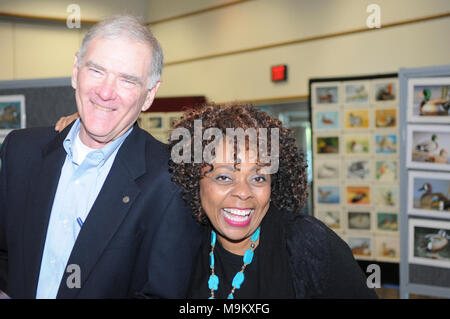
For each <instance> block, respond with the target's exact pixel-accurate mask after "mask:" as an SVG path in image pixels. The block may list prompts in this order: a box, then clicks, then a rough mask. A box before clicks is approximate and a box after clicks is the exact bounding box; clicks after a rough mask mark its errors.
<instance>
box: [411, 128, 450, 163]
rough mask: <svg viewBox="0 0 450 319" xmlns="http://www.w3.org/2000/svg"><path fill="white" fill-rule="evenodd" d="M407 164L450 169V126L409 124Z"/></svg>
mask: <svg viewBox="0 0 450 319" xmlns="http://www.w3.org/2000/svg"><path fill="white" fill-rule="evenodd" d="M407 132H408V138H407V141H408V143H407V146H406V166H407V167H408V168H422V169H431V170H446V171H450V126H447V125H424V124H422V125H408V131H407Z"/></svg>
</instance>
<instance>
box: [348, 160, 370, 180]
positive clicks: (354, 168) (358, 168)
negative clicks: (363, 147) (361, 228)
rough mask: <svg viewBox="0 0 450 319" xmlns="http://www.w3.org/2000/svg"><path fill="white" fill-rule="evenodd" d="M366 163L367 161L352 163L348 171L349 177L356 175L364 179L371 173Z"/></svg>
mask: <svg viewBox="0 0 450 319" xmlns="http://www.w3.org/2000/svg"><path fill="white" fill-rule="evenodd" d="M366 163H367V162H365V161H357V162H354V163H351V164H350V166H349V167H348V170H347V171H348V173H347V176H348V177H351V176H356V177H359V178H361V179H364V178H365V177H366V176H367V175H368V174H369V169H368V168H367V165H366Z"/></svg>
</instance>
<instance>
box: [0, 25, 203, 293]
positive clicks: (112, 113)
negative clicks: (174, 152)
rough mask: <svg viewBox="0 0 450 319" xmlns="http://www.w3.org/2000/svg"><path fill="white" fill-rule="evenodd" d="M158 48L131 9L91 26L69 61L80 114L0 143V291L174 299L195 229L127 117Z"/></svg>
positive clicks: (161, 153) (146, 89)
mask: <svg viewBox="0 0 450 319" xmlns="http://www.w3.org/2000/svg"><path fill="white" fill-rule="evenodd" d="M162 61H163V55H162V50H161V48H160V45H159V43H158V41H157V40H156V39H155V38H154V36H153V35H152V33H151V32H150V31H149V30H148V29H147V28H146V27H145V26H144V25H143V24H141V23H140V22H139V21H138V20H137V19H136V18H134V17H132V16H114V17H111V18H109V19H106V20H104V21H102V22H100V23H99V24H97V25H95V26H94V27H93V28H92V29H91V30H90V31H89V32H88V33H87V34H86V36H85V38H84V39H83V43H82V46H81V49H80V51H79V53H78V54H77V56H76V58H75V63H74V67H73V73H72V86H73V87H74V89H75V96H76V103H77V108H78V113H79V114H80V119H78V120H77V121H75V123H73V124H72V125H70V126H68V127H67V128H66V129H65V130H64V131H62V132H61V133H59V134H57V133H56V132H55V131H54V129H53V128H35V129H25V130H18V131H13V132H12V133H10V134H9V136H8V137H7V138H6V139H5V141H4V145H3V147H2V149H1V160H2V167H1V172H0V289H2V290H4V291H6V292H7V293H8V294H9V295H10V296H11V297H12V298H127V297H159V298H182V297H184V296H185V294H186V290H187V286H188V281H189V277H190V274H191V270H192V265H193V261H194V258H195V254H196V252H197V250H198V247H199V245H200V229H199V227H198V226H197V224H196V223H195V220H194V219H193V218H192V216H191V215H192V214H191V211H190V209H188V208H187V207H186V206H185V204H184V202H183V200H182V199H181V197H180V193H179V189H178V188H177V187H176V186H175V185H174V184H173V183H172V182H171V181H170V176H169V173H168V165H167V163H168V159H169V154H168V152H167V150H166V147H165V146H164V145H163V144H162V143H160V142H158V141H156V140H155V139H154V138H153V137H152V136H151V135H149V134H147V133H146V132H144V131H143V130H141V129H140V128H139V127H138V126H137V124H136V120H137V118H138V116H139V113H140V112H141V111H145V110H147V109H148V108H149V107H150V106H151V104H152V102H153V99H154V97H155V94H156V92H157V91H158V88H159V84H160V82H159V79H160V75H161V69H162Z"/></svg>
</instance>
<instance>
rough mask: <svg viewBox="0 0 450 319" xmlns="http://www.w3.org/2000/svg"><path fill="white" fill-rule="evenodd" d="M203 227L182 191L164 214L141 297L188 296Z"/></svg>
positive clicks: (139, 294) (156, 235)
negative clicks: (186, 201) (195, 217)
mask: <svg viewBox="0 0 450 319" xmlns="http://www.w3.org/2000/svg"><path fill="white" fill-rule="evenodd" d="M201 233H202V228H201V226H200V225H199V224H198V223H197V222H196V221H195V219H194V218H193V217H192V212H191V210H190V209H189V208H188V207H187V206H186V204H185V203H184V201H183V200H182V199H181V194H180V193H179V192H178V191H175V192H174V195H173V196H172V200H171V201H170V202H169V204H168V206H167V209H166V211H165V213H164V215H163V217H162V221H161V225H160V226H159V229H158V231H157V232H156V234H155V236H154V238H153V239H152V242H153V243H154V244H153V245H152V247H151V251H150V257H149V262H148V266H147V271H148V276H147V278H148V282H147V283H146V285H145V286H144V289H143V290H142V291H141V292H138V293H137V296H138V297H143V298H170V299H174V298H176V299H180V298H186V296H187V290H188V285H189V280H190V277H191V273H192V270H193V266H194V260H195V257H196V255H197V252H198V250H199V248H200V243H201Z"/></svg>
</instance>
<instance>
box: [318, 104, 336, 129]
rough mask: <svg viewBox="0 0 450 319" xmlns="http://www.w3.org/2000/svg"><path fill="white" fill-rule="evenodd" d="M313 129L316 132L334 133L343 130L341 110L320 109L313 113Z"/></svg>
mask: <svg viewBox="0 0 450 319" xmlns="http://www.w3.org/2000/svg"><path fill="white" fill-rule="evenodd" d="M312 120H313V129H314V130H316V131H334V130H340V129H341V111H340V110H339V109H330V108H326V109H322V108H321V109H320V110H317V111H315V112H313V119H312Z"/></svg>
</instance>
